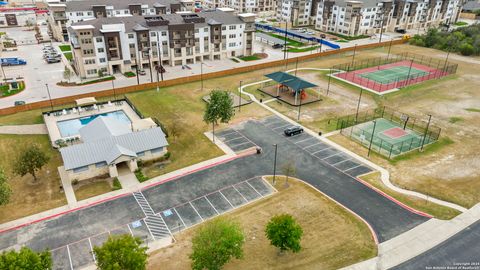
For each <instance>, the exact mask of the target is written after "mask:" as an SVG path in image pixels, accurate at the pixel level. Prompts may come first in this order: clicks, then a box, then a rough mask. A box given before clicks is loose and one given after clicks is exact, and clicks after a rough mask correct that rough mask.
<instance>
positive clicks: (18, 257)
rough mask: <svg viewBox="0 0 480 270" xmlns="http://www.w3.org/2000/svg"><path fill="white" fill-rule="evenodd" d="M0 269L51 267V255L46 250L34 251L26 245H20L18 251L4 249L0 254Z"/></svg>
mask: <svg viewBox="0 0 480 270" xmlns="http://www.w3.org/2000/svg"><path fill="white" fill-rule="evenodd" d="M0 269H28V270H46V269H52V257H51V254H50V251H48V250H46V251H43V252H34V251H32V250H31V249H29V248H27V247H22V248H21V249H20V250H19V251H15V250H10V251H4V252H3V253H2V254H0Z"/></svg>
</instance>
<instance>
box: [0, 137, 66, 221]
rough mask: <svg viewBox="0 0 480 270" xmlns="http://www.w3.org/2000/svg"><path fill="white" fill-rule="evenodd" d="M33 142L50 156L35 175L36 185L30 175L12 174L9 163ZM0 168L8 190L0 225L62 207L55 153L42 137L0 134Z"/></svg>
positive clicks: (57, 163)
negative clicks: (36, 177) (36, 176)
mask: <svg viewBox="0 0 480 270" xmlns="http://www.w3.org/2000/svg"><path fill="white" fill-rule="evenodd" d="M31 143H36V144H37V145H39V146H40V149H42V151H43V152H44V153H46V154H47V155H48V156H49V157H50V162H49V163H48V164H47V165H46V166H45V167H44V168H43V169H42V170H41V171H40V172H39V173H38V181H37V183H33V178H32V177H31V176H30V175H26V176H24V177H20V176H16V175H14V174H13V171H12V168H13V162H14V160H15V159H16V157H17V153H18V151H19V149H22V147H26V146H28V145H29V144H31ZM0 153H2V154H1V155H0V166H1V167H2V168H3V169H4V170H5V173H6V174H7V176H8V177H9V180H8V183H9V184H10V186H11V187H12V191H13V194H12V197H11V198H10V203H8V204H7V205H4V206H0V223H3V222H6V221H10V220H14V219H17V218H21V217H24V216H28V215H32V214H36V213H39V212H42V211H45V210H48V209H51V208H55V207H59V206H62V205H65V204H66V198H65V195H64V194H63V193H60V188H59V187H60V177H59V176H58V171H57V167H58V166H60V164H61V158H60V154H59V153H58V151H55V150H53V149H52V147H51V145H50V142H49V139H48V136H46V135H0Z"/></svg>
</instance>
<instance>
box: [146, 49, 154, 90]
mask: <svg viewBox="0 0 480 270" xmlns="http://www.w3.org/2000/svg"><path fill="white" fill-rule="evenodd" d="M145 51H146V52H147V54H148V65H149V68H150V82H153V74H152V57H151V55H150V51H151V48H150V47H147V48H145Z"/></svg>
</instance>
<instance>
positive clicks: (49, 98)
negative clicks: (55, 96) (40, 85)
mask: <svg viewBox="0 0 480 270" xmlns="http://www.w3.org/2000/svg"><path fill="white" fill-rule="evenodd" d="M45 86H46V87H47V93H48V100H50V109H51V110H52V111H53V103H52V97H51V96H50V89H48V83H46V84H45Z"/></svg>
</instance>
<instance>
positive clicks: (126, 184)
mask: <svg viewBox="0 0 480 270" xmlns="http://www.w3.org/2000/svg"><path fill="white" fill-rule="evenodd" d="M117 178H118V181H120V184H121V185H122V188H124V189H131V188H135V187H137V186H138V184H140V182H138V180H137V177H136V176H135V174H134V173H131V172H130V173H126V174H122V175H118V177H117Z"/></svg>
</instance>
